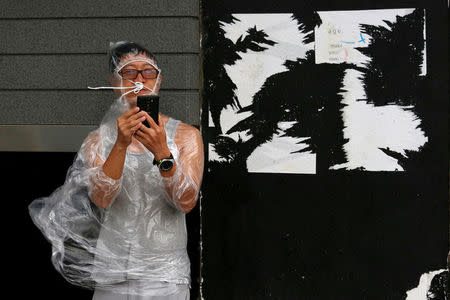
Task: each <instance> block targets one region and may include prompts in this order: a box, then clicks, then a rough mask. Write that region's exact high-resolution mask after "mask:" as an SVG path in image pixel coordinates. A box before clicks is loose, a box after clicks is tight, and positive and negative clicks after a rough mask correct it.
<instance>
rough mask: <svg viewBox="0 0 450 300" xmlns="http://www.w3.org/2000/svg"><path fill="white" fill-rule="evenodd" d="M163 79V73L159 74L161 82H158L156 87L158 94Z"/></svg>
mask: <svg viewBox="0 0 450 300" xmlns="http://www.w3.org/2000/svg"><path fill="white" fill-rule="evenodd" d="M162 79H163V77H162V75H159V82H158V85H157V86H156V88H155V93H156V94H159V87H160V86H161V82H162Z"/></svg>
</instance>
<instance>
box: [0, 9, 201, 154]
mask: <svg viewBox="0 0 450 300" xmlns="http://www.w3.org/2000/svg"><path fill="white" fill-rule="evenodd" d="M0 6H1V7H2V10H1V11H0V32H1V43H0V68H1V70H2V72H0V151H68V152H73V151H76V150H77V149H78V147H79V145H80V143H81V141H82V140H80V138H81V137H84V136H85V135H86V134H87V132H89V131H90V130H92V129H94V128H95V126H96V125H97V124H98V123H99V122H100V120H101V117H102V116H103V114H104V112H105V111H106V109H107V108H108V107H109V105H110V104H111V101H112V100H113V99H114V95H113V92H112V91H91V90H88V89H87V86H105V85H109V83H108V77H109V73H108V67H107V56H106V52H107V50H108V46H109V42H110V41H119V40H131V41H135V42H138V43H141V44H143V45H144V46H146V47H147V48H149V50H150V51H152V52H153V53H154V54H155V55H156V57H157V59H158V63H159V65H160V67H161V68H162V72H163V76H164V80H163V84H162V86H161V92H160V94H161V111H162V112H163V113H166V114H168V115H170V116H172V117H174V118H177V119H180V120H182V121H184V122H186V123H189V124H193V125H199V124H200V121H199V119H200V105H199V51H200V48H199V3H198V0H188V1H186V0H172V1H165V0H157V1H143V0H134V1H118V0H109V1H108V0H100V1H87V0H81V1H74V2H72V1H58V0H38V1H36V0H34V1H32V0H25V1H18V2H15V1H7V0H1V1H0ZM68 127H70V130H69V132H70V134H69V135H67V134H65V133H66V132H68ZM61 135H62V136H64V135H66V136H67V139H66V140H65V141H64V142H63V143H61V142H60V143H53V142H52V141H53V140H55V141H56V140H58V137H59V136H61ZM39 137H46V138H45V139H42V138H39Z"/></svg>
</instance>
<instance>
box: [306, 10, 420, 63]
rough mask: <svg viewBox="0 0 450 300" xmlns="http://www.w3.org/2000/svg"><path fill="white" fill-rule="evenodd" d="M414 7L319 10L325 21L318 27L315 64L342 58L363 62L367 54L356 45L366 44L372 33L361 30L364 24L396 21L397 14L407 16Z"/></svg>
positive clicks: (316, 31)
mask: <svg viewBox="0 0 450 300" xmlns="http://www.w3.org/2000/svg"><path fill="white" fill-rule="evenodd" d="M413 11H414V9H412V8H411V9H410V8H408V9H374V10H352V11H319V12H318V14H319V15H320V18H321V19H322V25H321V26H319V27H316V28H315V30H314V35H315V53H316V64H322V63H334V64H340V63H343V62H347V63H354V64H357V65H359V66H361V63H364V62H366V61H367V58H366V57H365V56H364V55H363V54H362V53H361V52H359V51H358V50H356V49H355V48H358V47H367V46H368V43H369V42H370V36H368V35H366V34H364V33H362V32H361V30H360V25H361V24H370V25H376V26H384V27H386V28H389V27H388V26H387V25H386V23H385V22H383V21H384V20H387V21H391V22H395V20H396V17H397V16H405V15H407V14H410V13H412V12H413Z"/></svg>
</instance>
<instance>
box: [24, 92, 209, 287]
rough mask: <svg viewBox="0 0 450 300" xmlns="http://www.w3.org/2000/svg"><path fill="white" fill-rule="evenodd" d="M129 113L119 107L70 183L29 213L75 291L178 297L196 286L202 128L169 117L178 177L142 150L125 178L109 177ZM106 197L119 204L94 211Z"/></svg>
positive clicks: (78, 160) (86, 145)
mask: <svg viewBox="0 0 450 300" xmlns="http://www.w3.org/2000/svg"><path fill="white" fill-rule="evenodd" d="M129 109H130V105H129V103H128V102H127V101H124V98H123V97H121V98H119V99H117V100H115V101H114V102H113V104H112V106H111V107H110V109H109V110H108V112H107V113H106V115H105V116H104V118H103V120H102V122H101V125H100V126H99V128H98V129H96V130H95V131H93V132H91V133H90V134H89V135H88V137H87V138H86V139H85V140H84V142H83V143H82V146H81V147H80V149H79V151H78V152H77V154H76V156H75V159H74V162H73V164H72V165H71V167H70V168H69V170H68V172H67V175H66V179H65V182H64V184H63V185H62V186H61V187H59V188H58V189H56V190H55V191H54V192H53V193H52V194H51V195H50V196H48V197H44V198H39V199H36V200H34V201H33V202H32V203H31V204H30V206H29V212H30V215H31V217H32V219H33V221H34V223H35V224H36V226H38V227H39V229H40V230H41V231H42V233H43V234H44V235H45V237H46V238H47V239H48V240H49V241H50V243H51V244H52V257H51V261H52V263H53V265H54V267H55V268H56V270H57V271H59V272H60V273H61V275H62V276H63V277H64V278H65V279H67V280H68V281H69V282H71V283H72V284H75V285H78V286H81V287H85V288H88V289H94V288H100V289H105V290H110V291H112V292H115V293H124V294H139V295H152V294H153V295H154V294H158V293H157V292H156V293H155V290H156V291H157V289H158V288H161V287H164V289H163V291H164V293H170V288H169V289H168V288H167V287H168V286H169V287H170V286H173V291H175V290H176V285H177V284H190V263H189V258H188V255H187V251H186V246H187V232H186V223H185V213H186V211H187V210H189V209H190V208H192V207H193V206H195V202H196V201H197V197H198V194H199V190H200V184H201V180H202V174H203V164H204V161H203V144H202V139H201V136H200V133H199V131H198V130H197V129H195V128H194V127H191V126H189V125H186V124H184V123H181V122H179V121H176V120H174V119H171V118H168V117H165V116H161V119H162V120H163V121H164V123H165V131H166V137H167V145H168V147H169V149H170V151H171V153H172V155H173V157H174V159H175V168H176V169H175V173H174V175H173V176H171V177H163V176H162V175H161V173H160V170H159V169H158V167H157V166H155V165H153V159H154V157H153V154H152V153H151V152H150V151H148V150H147V149H146V148H145V147H143V145H142V144H141V146H142V147H138V148H136V147H135V148H133V147H131V146H130V147H129V148H128V149H127V154H126V158H125V163H124V167H123V172H122V176H121V177H120V179H117V180H114V179H112V178H109V177H108V176H107V175H106V174H105V173H104V172H103V169H102V166H103V163H104V162H105V161H106V159H107V158H108V155H109V153H110V151H111V149H112V147H113V145H114V143H115V141H116V138H117V118H118V117H119V116H121V115H122V114H123V113H124V112H126V111H127V110H129ZM106 198H108V199H112V201H111V202H110V204H109V205H108V206H107V207H105V208H102V207H99V206H97V205H95V204H94V202H95V203H101V202H102V200H103V199H106ZM94 200H95V201H94ZM130 280H132V281H133V282H134V284H133V287H134V290H130V285H129V284H127V282H129V281H130ZM158 283H164V284H165V285H159V284H158Z"/></svg>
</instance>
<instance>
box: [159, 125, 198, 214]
mask: <svg viewBox="0 0 450 300" xmlns="http://www.w3.org/2000/svg"><path fill="white" fill-rule="evenodd" d="M175 144H176V146H177V148H178V151H179V155H178V157H177V156H174V158H175V163H176V169H175V173H174V174H173V175H172V176H171V177H164V176H163V177H162V180H163V182H164V185H165V187H166V192H167V197H166V199H167V200H168V202H169V203H170V204H171V205H172V206H174V207H175V208H177V209H178V210H180V211H183V212H186V213H187V212H189V211H190V210H191V209H192V208H193V207H194V206H195V204H196V202H197V198H198V194H199V191H200V186H201V182H202V177H203V166H204V154H203V142H202V137H201V135H200V132H199V131H198V130H197V129H196V128H194V127H192V126H189V125H186V124H184V123H180V125H179V126H178V129H177V132H176V135H175Z"/></svg>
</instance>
